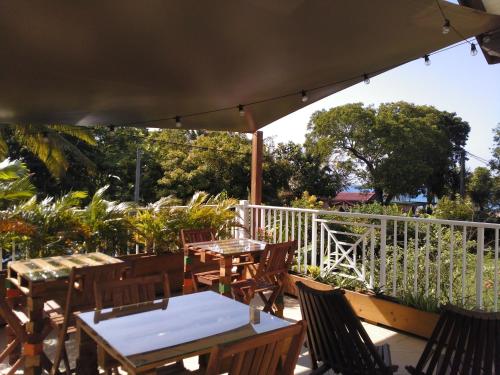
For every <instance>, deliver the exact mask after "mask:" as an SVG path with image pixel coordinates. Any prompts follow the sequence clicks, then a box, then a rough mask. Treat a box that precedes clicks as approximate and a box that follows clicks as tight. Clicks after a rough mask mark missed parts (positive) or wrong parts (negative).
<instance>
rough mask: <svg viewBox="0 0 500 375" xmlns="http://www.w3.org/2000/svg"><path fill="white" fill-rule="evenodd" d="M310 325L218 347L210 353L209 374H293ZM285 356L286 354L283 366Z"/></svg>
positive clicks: (301, 323)
mask: <svg viewBox="0 0 500 375" xmlns="http://www.w3.org/2000/svg"><path fill="white" fill-rule="evenodd" d="M306 326H307V324H306V322H305V321H300V322H298V323H296V324H293V325H290V326H288V327H285V328H280V329H277V330H275V331H271V332H267V333H263V334H259V335H256V336H252V337H250V338H246V339H242V340H239V341H236V342H234V343H230V344H223V345H217V346H215V347H214V348H213V349H212V352H211V353H210V359H209V361H208V366H207V369H206V372H205V375H216V374H222V373H228V374H230V375H254V374H258V375H260V374H276V373H278V369H279V373H280V374H283V375H291V374H293V370H294V368H295V365H296V363H297V359H298V357H299V354H300V349H301V347H302V343H303V341H304V335H305V332H306ZM282 355H286V357H285V360H284V362H283V363H281V362H280V360H281V358H282Z"/></svg>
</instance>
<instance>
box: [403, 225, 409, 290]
mask: <svg viewBox="0 0 500 375" xmlns="http://www.w3.org/2000/svg"><path fill="white" fill-rule="evenodd" d="M407 277H408V222H407V221H405V229H404V234H403V290H404V291H406V284H407V282H406V281H407V280H406V279H407Z"/></svg>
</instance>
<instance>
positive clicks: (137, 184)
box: [134, 147, 142, 203]
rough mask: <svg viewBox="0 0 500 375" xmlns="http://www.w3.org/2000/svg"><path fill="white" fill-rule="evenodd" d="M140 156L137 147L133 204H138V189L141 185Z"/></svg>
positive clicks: (139, 150) (140, 153)
mask: <svg viewBox="0 0 500 375" xmlns="http://www.w3.org/2000/svg"><path fill="white" fill-rule="evenodd" d="M141 156H142V152H141V149H140V148H139V147H137V158H136V162H135V189H134V202H136V203H138V202H139V192H140V191H139V189H140V185H141Z"/></svg>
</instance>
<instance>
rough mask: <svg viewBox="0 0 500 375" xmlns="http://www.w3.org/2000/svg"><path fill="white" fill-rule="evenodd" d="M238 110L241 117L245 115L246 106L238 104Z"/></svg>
mask: <svg viewBox="0 0 500 375" xmlns="http://www.w3.org/2000/svg"><path fill="white" fill-rule="evenodd" d="M238 112H239V113H240V116H241V117H243V116H245V107H243V105H242V104H239V105H238Z"/></svg>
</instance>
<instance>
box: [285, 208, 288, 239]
mask: <svg viewBox="0 0 500 375" xmlns="http://www.w3.org/2000/svg"><path fill="white" fill-rule="evenodd" d="M285 241H288V211H285Z"/></svg>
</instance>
